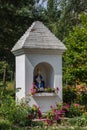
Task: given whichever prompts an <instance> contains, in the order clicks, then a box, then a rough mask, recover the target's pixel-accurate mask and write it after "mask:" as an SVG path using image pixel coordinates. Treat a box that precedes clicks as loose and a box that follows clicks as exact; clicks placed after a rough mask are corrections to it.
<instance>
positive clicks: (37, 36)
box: [12, 21, 66, 52]
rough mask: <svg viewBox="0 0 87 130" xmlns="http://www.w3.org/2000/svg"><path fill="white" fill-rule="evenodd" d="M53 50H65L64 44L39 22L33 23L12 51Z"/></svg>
mask: <svg viewBox="0 0 87 130" xmlns="http://www.w3.org/2000/svg"><path fill="white" fill-rule="evenodd" d="M23 48H24V49H53V50H62V51H63V50H66V47H65V46H64V44H63V43H62V42H61V41H60V40H59V39H58V38H56V37H55V35H54V34H53V33H52V32H51V31H50V30H49V29H48V28H47V27H46V26H45V25H44V24H43V23H42V22H40V21H36V22H34V23H33V24H32V25H31V27H29V29H28V30H27V31H26V32H25V33H24V35H23V36H22V37H21V38H20V39H19V40H18V42H17V43H16V44H15V46H14V47H13V49H12V52H15V51H17V50H20V49H23Z"/></svg>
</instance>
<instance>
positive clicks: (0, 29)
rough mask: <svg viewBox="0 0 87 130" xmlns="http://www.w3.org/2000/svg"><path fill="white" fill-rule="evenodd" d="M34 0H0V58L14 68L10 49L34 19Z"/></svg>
mask: <svg viewBox="0 0 87 130" xmlns="http://www.w3.org/2000/svg"><path fill="white" fill-rule="evenodd" d="M34 12H35V0H32V1H31V0H24V1H23V0H19V1H18V0H15V1H14V0H13V1H12V0H4V1H3V0H0V60H1V61H2V62H4V61H5V62H7V64H9V66H10V67H9V71H12V70H14V56H13V55H12V53H11V49H12V47H13V46H14V44H15V43H16V42H17V40H18V39H19V38H20V37H21V35H22V34H23V33H24V32H25V30H26V29H27V28H28V27H29V26H30V25H31V23H32V22H33V21H34V20H35V16H34Z"/></svg>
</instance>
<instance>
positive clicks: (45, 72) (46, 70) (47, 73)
mask: <svg viewBox="0 0 87 130" xmlns="http://www.w3.org/2000/svg"><path fill="white" fill-rule="evenodd" d="M38 68H39V69H40V71H41V75H42V77H43V80H44V86H45V88H46V87H51V88H53V87H54V69H53V67H52V66H51V65H50V64H49V63H47V62H41V63H39V64H37V65H36V66H35V68H34V72H33V80H34V77H35V76H36V75H37V69H38Z"/></svg>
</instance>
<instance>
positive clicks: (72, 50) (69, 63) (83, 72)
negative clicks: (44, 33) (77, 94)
mask: <svg viewBox="0 0 87 130" xmlns="http://www.w3.org/2000/svg"><path fill="white" fill-rule="evenodd" d="M80 19H81V21H82V22H81V23H80V25H79V26H76V27H74V28H73V31H72V32H70V33H69V36H68V37H67V38H66V39H65V43H66V46H67V51H66V54H65V55H64V68H63V69H64V70H63V71H64V82H66V83H67V84H72V85H76V83H78V82H85V83H87V58H86V55H87V15H86V14H84V15H81V17H80Z"/></svg>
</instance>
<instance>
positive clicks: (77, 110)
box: [68, 103, 83, 117]
mask: <svg viewBox="0 0 87 130" xmlns="http://www.w3.org/2000/svg"><path fill="white" fill-rule="evenodd" d="M82 114H83V111H82V106H81V105H79V104H77V103H72V104H71V105H70V108H69V113H68V117H78V116H81V115H82Z"/></svg>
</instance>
